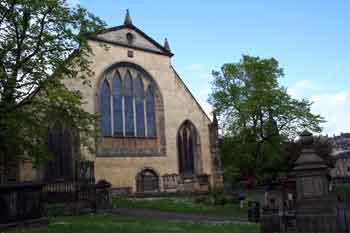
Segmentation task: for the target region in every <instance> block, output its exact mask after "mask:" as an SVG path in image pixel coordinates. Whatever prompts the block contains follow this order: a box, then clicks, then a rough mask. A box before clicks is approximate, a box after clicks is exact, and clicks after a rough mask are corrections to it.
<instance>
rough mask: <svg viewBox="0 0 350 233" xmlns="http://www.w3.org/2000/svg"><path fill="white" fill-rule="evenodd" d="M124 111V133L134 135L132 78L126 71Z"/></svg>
mask: <svg viewBox="0 0 350 233" xmlns="http://www.w3.org/2000/svg"><path fill="white" fill-rule="evenodd" d="M124 93H125V96H124V113H125V116H124V117H125V135H126V136H135V131H134V103H133V102H134V101H133V95H132V79H131V75H130V73H129V72H126V75H125V80H124Z"/></svg>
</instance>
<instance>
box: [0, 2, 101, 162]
mask: <svg viewBox="0 0 350 233" xmlns="http://www.w3.org/2000/svg"><path fill="white" fill-rule="evenodd" d="M103 27H104V23H103V22H102V21H101V20H100V19H99V18H98V17H96V16H94V15H93V14H91V13H89V12H88V11H87V10H85V9H84V8H82V7H80V6H77V7H74V8H72V7H69V5H68V3H67V2H66V1H65V0H45V1H41V0H2V1H1V3H0V161H1V158H2V159H3V158H5V157H7V158H9V157H10V158H15V157H16V158H18V156H22V155H25V156H26V157H27V158H30V159H32V161H33V162H34V163H35V164H38V163H39V162H41V161H42V160H44V159H47V157H48V155H49V152H48V149H47V133H48V129H49V127H50V123H52V121H54V120H55V119H59V120H60V121H62V122H64V124H67V125H69V126H70V127H72V128H75V129H76V130H78V131H79V132H80V142H81V143H82V144H83V145H85V146H86V147H87V148H89V149H93V147H92V144H91V142H89V139H91V137H92V136H93V135H94V134H95V126H96V122H97V121H96V116H95V115H94V114H90V113H87V112H85V111H84V110H83V109H82V104H83V103H84V102H83V99H82V96H81V93H80V92H79V91H73V90H69V89H68V88H67V87H66V86H65V85H64V84H63V83H64V82H65V80H68V79H80V80H81V81H82V82H83V83H84V84H85V85H89V77H90V76H91V75H92V74H93V71H92V70H91V69H90V66H89V65H90V61H89V56H90V55H91V48H90V47H89V44H88V41H87V36H86V35H87V34H88V33H92V34H93V33H97V32H99V31H100V30H102V29H103Z"/></svg>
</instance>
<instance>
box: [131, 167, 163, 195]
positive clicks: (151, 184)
mask: <svg viewBox="0 0 350 233" xmlns="http://www.w3.org/2000/svg"><path fill="white" fill-rule="evenodd" d="M136 189H137V192H139V193H145V192H159V176H158V175H157V173H156V172H155V171H153V170H152V169H149V168H147V169H144V170H142V171H141V172H140V173H139V174H138V175H137V177H136Z"/></svg>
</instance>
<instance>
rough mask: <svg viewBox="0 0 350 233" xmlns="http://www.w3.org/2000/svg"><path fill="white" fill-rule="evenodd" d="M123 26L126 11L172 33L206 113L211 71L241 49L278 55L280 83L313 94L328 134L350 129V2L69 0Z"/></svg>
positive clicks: (160, 37) (149, 27) (300, 94)
mask: <svg viewBox="0 0 350 233" xmlns="http://www.w3.org/2000/svg"><path fill="white" fill-rule="evenodd" d="M69 2H71V4H77V3H79V4H81V5H82V6H84V7H85V8H87V9H88V10H89V11H91V12H93V13H95V14H96V15H98V16H99V17H101V18H102V19H103V20H104V21H105V22H106V23H107V25H108V26H116V25H120V24H122V22H123V18H124V15H125V10H126V9H129V10H130V13H131V17H132V19H133V23H134V25H135V26H137V27H138V28H140V29H141V30H143V31H144V32H145V33H147V34H148V35H149V36H151V37H152V38H154V39H155V40H157V41H158V42H160V43H163V41H164V38H165V37H167V38H168V40H169V43H170V47H171V49H172V52H173V53H174V54H175V56H174V57H173V58H172V64H173V66H174V67H175V68H176V70H177V71H178V73H179V74H180V75H181V77H182V78H183V79H184V81H185V83H186V84H187V86H188V87H189V88H190V90H191V91H192V92H193V94H194V95H195V97H196V98H197V99H198V101H199V102H200V103H201V105H202V106H203V107H204V109H205V110H206V111H207V112H210V106H209V104H208V103H207V102H206V100H207V97H208V94H209V93H210V82H211V75H210V73H211V70H213V69H216V70H217V69H219V68H220V67H221V65H222V64H224V63H229V62H238V61H239V59H240V57H241V55H242V54H249V55H252V56H260V57H263V58H269V57H274V58H276V59H277V60H278V61H279V62H280V66H281V67H283V68H284V71H285V74H286V75H285V77H284V78H283V79H282V80H281V84H282V85H284V86H285V87H287V88H288V92H289V93H290V94H292V95H293V96H294V97H296V98H309V99H310V100H312V101H313V102H314V106H313V111H314V112H315V113H319V114H321V115H322V116H324V117H325V118H326V120H327V121H328V122H327V123H326V124H324V125H323V126H324V133H325V134H326V133H327V134H338V133H340V132H350V58H349V56H350V1H349V0H343V1H341V0H334V1H323V0H318V1H314V0H308V1H305V0H290V1H281V0H279V1H277V0H269V1H263V0H259V1H258V0H255V1H248V0H245V1H243V0H242V1H238V0H231V1H229V0H227V1H224V0H220V1H209V0H208V1H205V0H202V1H200V0H191V1H189V0H187V1H185V0H177V1H164V0H162V1H160V0H153V1H151V0H148V1H146V0H128V1H126V0H122V1H121V0H100V1H96V0H70V1H69Z"/></svg>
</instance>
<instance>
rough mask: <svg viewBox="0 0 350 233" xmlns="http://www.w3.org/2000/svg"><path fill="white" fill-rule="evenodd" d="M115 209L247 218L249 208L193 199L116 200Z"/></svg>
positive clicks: (114, 201)
mask: <svg viewBox="0 0 350 233" xmlns="http://www.w3.org/2000/svg"><path fill="white" fill-rule="evenodd" d="M113 205H114V207H119V208H135V209H150V210H159V211H166V212H175V213H192V214H207V215H219V216H220V215H222V216H235V217H241V218H245V219H246V218H247V207H245V208H242V209H241V208H239V205H238V204H226V205H212V204H205V203H196V202H195V201H194V199H193V198H156V199H137V198H115V199H113Z"/></svg>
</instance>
